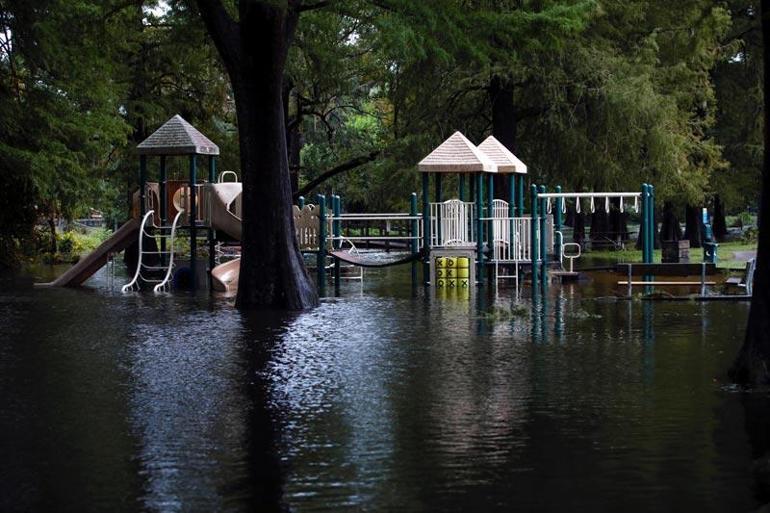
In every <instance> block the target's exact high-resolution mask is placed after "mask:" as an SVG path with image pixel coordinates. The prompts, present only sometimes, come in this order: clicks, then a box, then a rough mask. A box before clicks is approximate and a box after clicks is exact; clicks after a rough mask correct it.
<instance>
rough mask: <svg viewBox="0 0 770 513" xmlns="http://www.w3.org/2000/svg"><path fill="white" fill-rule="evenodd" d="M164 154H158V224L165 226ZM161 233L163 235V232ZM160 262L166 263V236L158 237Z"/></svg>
mask: <svg viewBox="0 0 770 513" xmlns="http://www.w3.org/2000/svg"><path fill="white" fill-rule="evenodd" d="M166 180H167V177H166V156H165V155H161V156H160V180H159V181H160V184H159V187H160V198H159V201H160V225H161V226H166V223H168V212H167V208H168V187H167V186H166ZM162 235H165V233H163V234H162ZM160 251H161V254H160V264H161V265H166V254H165V251H166V237H161V238H160Z"/></svg>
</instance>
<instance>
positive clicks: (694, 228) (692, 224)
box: [684, 205, 704, 248]
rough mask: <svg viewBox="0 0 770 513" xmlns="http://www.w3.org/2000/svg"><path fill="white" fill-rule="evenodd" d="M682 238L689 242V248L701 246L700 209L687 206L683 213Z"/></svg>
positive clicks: (701, 222)
mask: <svg viewBox="0 0 770 513" xmlns="http://www.w3.org/2000/svg"><path fill="white" fill-rule="evenodd" d="M684 226H685V228H684V238H685V239H687V240H689V241H690V247H691V248H700V247H702V246H703V244H702V243H703V231H704V230H703V218H702V216H701V209H700V208H698V207H694V206H692V205H687V207H685V211H684Z"/></svg>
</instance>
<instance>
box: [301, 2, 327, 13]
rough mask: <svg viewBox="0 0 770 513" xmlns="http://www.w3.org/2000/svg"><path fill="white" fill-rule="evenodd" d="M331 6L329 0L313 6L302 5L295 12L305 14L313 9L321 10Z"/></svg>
mask: <svg viewBox="0 0 770 513" xmlns="http://www.w3.org/2000/svg"><path fill="white" fill-rule="evenodd" d="M331 4H332V2H331V1H330V0H320V1H318V2H316V3H314V4H303V5H300V6H299V9H298V10H297V12H301V13H302V12H305V11H312V10H314V9H323V8H324V7H328V6H330V5H331Z"/></svg>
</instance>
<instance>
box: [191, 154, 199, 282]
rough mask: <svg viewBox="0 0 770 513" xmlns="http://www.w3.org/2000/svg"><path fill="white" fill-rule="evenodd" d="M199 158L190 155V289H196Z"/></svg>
mask: <svg viewBox="0 0 770 513" xmlns="http://www.w3.org/2000/svg"><path fill="white" fill-rule="evenodd" d="M197 172H198V160H197V156H196V155H190V270H191V271H192V272H191V273H190V289H191V290H195V289H196V286H197V284H196V283H195V281H196V280H195V278H196V276H195V274H196V273H195V268H196V260H197V258H198V255H197V253H198V229H197V226H196V225H197V223H196V219H197V218H198V205H197V201H196V200H197V197H196V196H197V194H196V192H197V191H196V189H197V188H196V186H195V185H196V184H197V183H198V176H197Z"/></svg>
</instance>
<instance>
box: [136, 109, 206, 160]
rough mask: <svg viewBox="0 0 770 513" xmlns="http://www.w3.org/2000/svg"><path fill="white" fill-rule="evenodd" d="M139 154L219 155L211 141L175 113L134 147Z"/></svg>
mask: <svg viewBox="0 0 770 513" xmlns="http://www.w3.org/2000/svg"><path fill="white" fill-rule="evenodd" d="M136 149H137V151H138V153H139V155H219V146H217V145H216V144H214V143H213V142H211V140H209V138H208V137H206V136H205V135H203V134H202V133H200V132H199V131H198V129H196V128H195V127H194V126H192V125H191V124H190V123H188V122H187V121H185V120H184V119H182V116H180V115H179V114H177V115H176V116H174V117H173V118H171V119H169V120H168V121H166V123H164V124H163V126H161V127H160V128H158V129H157V130H156V131H155V132H153V134H152V135H151V136H150V137H148V138H147V139H145V140H144V141H142V142H140V143H139V145H138V146H137V147H136Z"/></svg>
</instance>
